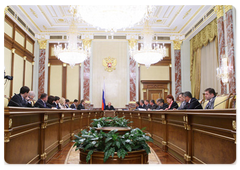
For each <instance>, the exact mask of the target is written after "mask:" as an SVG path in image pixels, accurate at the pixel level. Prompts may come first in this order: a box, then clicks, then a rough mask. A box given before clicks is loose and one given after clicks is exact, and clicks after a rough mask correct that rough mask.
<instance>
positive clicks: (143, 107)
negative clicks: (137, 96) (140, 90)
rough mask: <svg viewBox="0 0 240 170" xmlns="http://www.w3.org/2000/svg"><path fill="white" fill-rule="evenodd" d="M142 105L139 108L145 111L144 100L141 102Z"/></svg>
mask: <svg viewBox="0 0 240 170" xmlns="http://www.w3.org/2000/svg"><path fill="white" fill-rule="evenodd" d="M139 103H140V105H139V108H142V109H145V107H146V106H145V104H144V100H140V102H139Z"/></svg>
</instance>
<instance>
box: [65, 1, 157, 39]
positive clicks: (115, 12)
mask: <svg viewBox="0 0 240 170" xmlns="http://www.w3.org/2000/svg"><path fill="white" fill-rule="evenodd" d="M154 10H155V6H152V5H71V6H70V9H69V11H70V13H72V14H73V16H76V17H77V18H78V19H79V20H81V21H84V22H86V23H88V24H90V25H92V26H94V27H96V28H98V29H99V28H101V29H104V30H105V31H111V33H112V34H113V32H116V31H117V30H118V29H123V30H125V29H126V28H130V27H132V26H134V25H135V24H137V23H142V22H144V21H145V20H148V19H149V18H150V16H151V15H152V13H153V11H154Z"/></svg>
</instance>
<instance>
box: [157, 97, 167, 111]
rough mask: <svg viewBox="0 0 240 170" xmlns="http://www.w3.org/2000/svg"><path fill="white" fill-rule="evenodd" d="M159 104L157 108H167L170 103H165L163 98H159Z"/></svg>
mask: <svg viewBox="0 0 240 170" xmlns="http://www.w3.org/2000/svg"><path fill="white" fill-rule="evenodd" d="M157 105H158V107H157V108H156V110H165V109H166V108H168V104H167V103H164V100H163V99H157Z"/></svg>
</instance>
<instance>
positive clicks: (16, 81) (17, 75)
mask: <svg viewBox="0 0 240 170" xmlns="http://www.w3.org/2000/svg"><path fill="white" fill-rule="evenodd" d="M13 67H14V71H13V95H14V93H16V94H18V93H19V91H20V88H21V87H22V85H23V58H22V57H21V56H19V55H18V54H16V53H15V54H14V63H13Z"/></svg>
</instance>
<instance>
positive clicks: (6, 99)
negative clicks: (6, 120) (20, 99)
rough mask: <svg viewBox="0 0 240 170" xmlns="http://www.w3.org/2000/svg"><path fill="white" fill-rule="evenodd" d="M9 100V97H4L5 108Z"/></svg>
mask: <svg viewBox="0 0 240 170" xmlns="http://www.w3.org/2000/svg"><path fill="white" fill-rule="evenodd" d="M8 102H9V101H8V98H6V97H4V108H5V107H7V105H8Z"/></svg>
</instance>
